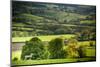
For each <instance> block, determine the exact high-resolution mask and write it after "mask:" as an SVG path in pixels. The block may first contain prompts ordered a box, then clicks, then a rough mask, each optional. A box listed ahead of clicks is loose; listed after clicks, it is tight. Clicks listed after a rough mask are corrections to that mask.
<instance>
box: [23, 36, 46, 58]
mask: <svg viewBox="0 0 100 67" xmlns="http://www.w3.org/2000/svg"><path fill="white" fill-rule="evenodd" d="M31 53H32V54H33V56H32V57H31V59H32V60H33V59H44V56H43V54H44V53H45V48H44V45H43V43H42V41H41V40H40V39H39V38H37V37H33V38H32V39H31V40H30V41H26V43H25V45H24V46H23V49H22V54H21V59H23V60H24V59H25V56H26V55H30V54H31Z"/></svg>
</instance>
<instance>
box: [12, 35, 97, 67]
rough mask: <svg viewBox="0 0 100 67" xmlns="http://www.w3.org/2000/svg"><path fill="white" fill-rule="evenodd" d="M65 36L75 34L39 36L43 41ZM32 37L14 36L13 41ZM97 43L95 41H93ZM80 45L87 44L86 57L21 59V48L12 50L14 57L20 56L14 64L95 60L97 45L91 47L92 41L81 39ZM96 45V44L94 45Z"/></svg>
mask: <svg viewBox="0 0 100 67" xmlns="http://www.w3.org/2000/svg"><path fill="white" fill-rule="evenodd" d="M60 36H62V37H65V38H71V37H74V36H75V35H70V34H67V35H48V36H37V37H38V38H40V39H41V40H42V41H50V40H51V39H54V38H56V37H60ZM31 38H32V37H14V38H12V42H25V41H28V40H30V39H31ZM93 43H94V44H95V41H93ZM78 45H84V46H86V47H87V48H86V56H87V57H86V58H66V59H47V60H21V59H20V57H21V50H17V51H12V59H14V58H15V57H17V58H18V60H17V61H12V64H13V65H30V64H33V65H35V64H51V63H69V62H81V61H94V60H95V56H96V55H95V54H96V49H95V47H90V41H81V42H78ZM94 46H95V45H94Z"/></svg>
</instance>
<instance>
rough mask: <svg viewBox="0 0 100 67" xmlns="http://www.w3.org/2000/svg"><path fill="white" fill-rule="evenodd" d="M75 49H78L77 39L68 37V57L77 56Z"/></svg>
mask: <svg viewBox="0 0 100 67" xmlns="http://www.w3.org/2000/svg"><path fill="white" fill-rule="evenodd" d="M77 49H78V41H77V40H76V39H73V38H71V39H69V40H68V47H67V51H68V57H70V58H77V57H79V55H78V51H77Z"/></svg>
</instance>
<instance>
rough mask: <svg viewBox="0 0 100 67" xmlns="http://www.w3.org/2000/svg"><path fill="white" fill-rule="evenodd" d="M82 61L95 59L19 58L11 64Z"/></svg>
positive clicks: (93, 59)
mask: <svg viewBox="0 0 100 67" xmlns="http://www.w3.org/2000/svg"><path fill="white" fill-rule="evenodd" d="M82 61H85V62H86V61H95V58H78V59H75V58H74V59H71V58H68V59H47V60H19V61H14V62H12V64H13V65H36V64H53V63H54V64H55V63H73V62H82Z"/></svg>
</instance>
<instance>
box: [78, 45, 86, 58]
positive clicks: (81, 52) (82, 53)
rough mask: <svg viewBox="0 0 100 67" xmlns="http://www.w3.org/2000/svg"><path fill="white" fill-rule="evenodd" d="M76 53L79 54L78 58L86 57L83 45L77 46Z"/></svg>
mask: <svg viewBox="0 0 100 67" xmlns="http://www.w3.org/2000/svg"><path fill="white" fill-rule="evenodd" d="M78 54H79V57H80V58H84V57H86V48H85V46H79V48H78Z"/></svg>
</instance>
